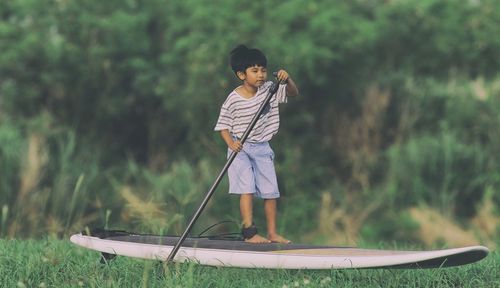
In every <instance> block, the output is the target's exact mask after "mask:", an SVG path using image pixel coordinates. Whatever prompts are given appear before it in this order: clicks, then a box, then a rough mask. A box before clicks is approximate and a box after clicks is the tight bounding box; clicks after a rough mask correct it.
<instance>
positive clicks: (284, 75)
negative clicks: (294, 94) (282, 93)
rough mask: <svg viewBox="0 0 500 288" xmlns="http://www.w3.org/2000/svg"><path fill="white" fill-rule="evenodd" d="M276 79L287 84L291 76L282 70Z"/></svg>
mask: <svg viewBox="0 0 500 288" xmlns="http://www.w3.org/2000/svg"><path fill="white" fill-rule="evenodd" d="M276 78H277V79H278V81H280V82H283V83H286V82H287V81H288V78H290V75H289V74H288V72H286V71H285V70H283V69H280V70H279V71H278V73H277V75H276Z"/></svg>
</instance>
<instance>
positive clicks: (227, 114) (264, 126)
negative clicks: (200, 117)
mask: <svg viewBox="0 0 500 288" xmlns="http://www.w3.org/2000/svg"><path fill="white" fill-rule="evenodd" d="M271 85H272V82H271V81H267V82H266V83H264V84H263V85H262V86H260V87H259V89H258V90H257V93H256V94H255V96H254V97H252V98H249V99H247V98H244V97H243V96H241V95H240V94H238V92H236V90H233V92H231V93H230V94H229V96H227V99H226V101H225V102H224V104H222V108H221V110H220V115H219V119H218V120H217V125H215V129H214V130H215V131H221V130H224V129H227V130H229V133H231V134H232V135H235V136H236V137H238V138H241V137H242V136H243V133H245V130H246V129H247V127H248V125H250V122H251V121H252V119H253V117H254V115H255V114H256V113H257V110H259V108H260V106H261V104H262V102H264V100H265V98H266V96H267V93H268V91H269V88H270V87H271ZM286 102H287V96H286V84H281V85H279V88H278V92H276V94H275V95H274V96H273V97H272V98H271V101H270V103H269V104H270V109H265V110H264V112H263V114H262V115H261V117H260V118H259V120H258V121H257V123H256V124H255V127H254V128H253V130H252V132H250V135H248V138H247V140H248V141H251V142H266V141H269V140H271V138H273V136H274V135H276V133H278V128H279V125H280V115H279V104H281V103H286Z"/></svg>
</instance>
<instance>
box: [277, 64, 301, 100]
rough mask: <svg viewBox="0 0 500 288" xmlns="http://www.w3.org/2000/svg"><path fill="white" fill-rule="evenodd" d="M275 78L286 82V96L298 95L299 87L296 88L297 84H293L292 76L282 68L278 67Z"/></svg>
mask: <svg viewBox="0 0 500 288" xmlns="http://www.w3.org/2000/svg"><path fill="white" fill-rule="evenodd" d="M276 78H278V80H279V81H283V82H285V83H287V84H286V96H292V97H293V96H298V95H299V89H297V85H295V82H294V81H293V80H292V77H290V74H288V72H286V71H285V70H283V69H280V70H279V71H278V74H277V75H276Z"/></svg>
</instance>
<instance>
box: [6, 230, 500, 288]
mask: <svg viewBox="0 0 500 288" xmlns="http://www.w3.org/2000/svg"><path fill="white" fill-rule="evenodd" d="M499 260H500V253H498V252H493V253H491V254H490V255H489V256H488V257H487V258H486V259H484V260H482V261H480V262H478V263H475V264H471V265H465V266H461V267H454V268H442V269H420V270H405V269H362V270H321V271H319V270H315V271H306V270H266V269H239V268H214V267H205V266H200V265H196V264H174V265H170V266H168V267H167V268H166V270H163V269H162V268H163V265H161V264H160V263H159V262H155V261H146V260H140V259H132V258H126V257H117V258H116V259H115V260H113V261H111V262H110V263H109V264H107V265H106V264H100V263H99V253H97V252H94V251H90V250H86V249H83V248H80V247H77V246H75V245H73V244H71V243H69V241H68V240H51V239H45V240H3V239H2V240H0V279H2V280H1V283H2V287H279V288H282V287H290V288H291V287H500V279H499V277H500V275H499V272H500V264H499V263H500V261H499Z"/></svg>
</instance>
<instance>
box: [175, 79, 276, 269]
mask: <svg viewBox="0 0 500 288" xmlns="http://www.w3.org/2000/svg"><path fill="white" fill-rule="evenodd" d="M273 75H274V76H275V77H276V76H277V72H274V73H273ZM278 87H279V82H278V83H273V84H272V85H271V87H270V88H269V92H268V93H267V96H266V98H265V99H264V102H262V105H261V106H260V108H259V110H258V111H257V113H256V114H255V116H254V117H253V119H252V122H250V125H248V127H247V129H246V130H245V133H243V136H242V137H241V139H240V142H241V144H243V143H245V141H246V140H247V138H248V135H250V132H251V131H252V129H253V127H254V126H255V124H256V123H257V120H259V117H260V115H261V114H262V112H263V111H264V110H265V108H266V105H267V104H269V101H271V98H272V97H273V95H274V94H276V92H277V91H278ZM237 154H238V152H235V151H233V152H231V155H229V158H228V159H227V162H226V165H224V167H223V168H222V170H221V171H220V173H219V176H217V178H216V179H215V182H214V184H213V185H212V187H211V188H210V190H208V192H207V194H205V198H204V199H203V201H202V202H201V204H200V206H199V207H198V210H196V212H195V213H194V215H193V217H191V220H190V221H189V224H188V225H187V227H186V230H184V233H182V235H181V237H180V238H179V240H178V241H177V243H176V244H175V246H174V248H173V249H172V251H171V252H170V255H168V258H167V263H170V262H172V260H173V259H174V257H175V254H177V251H179V248H180V247H181V245H182V243H183V242H184V240H186V237H187V235H188V234H189V232H190V231H191V229H192V228H193V226H194V223H195V222H196V220H198V217H200V215H201V212H203V209H205V206H207V203H208V201H209V200H210V198H211V197H212V195H213V194H214V192H215V189H216V188H217V186H219V183H220V181H222V178H223V177H224V175H225V174H226V172H227V169H229V166H231V163H233V160H234V158H236V155H237Z"/></svg>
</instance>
